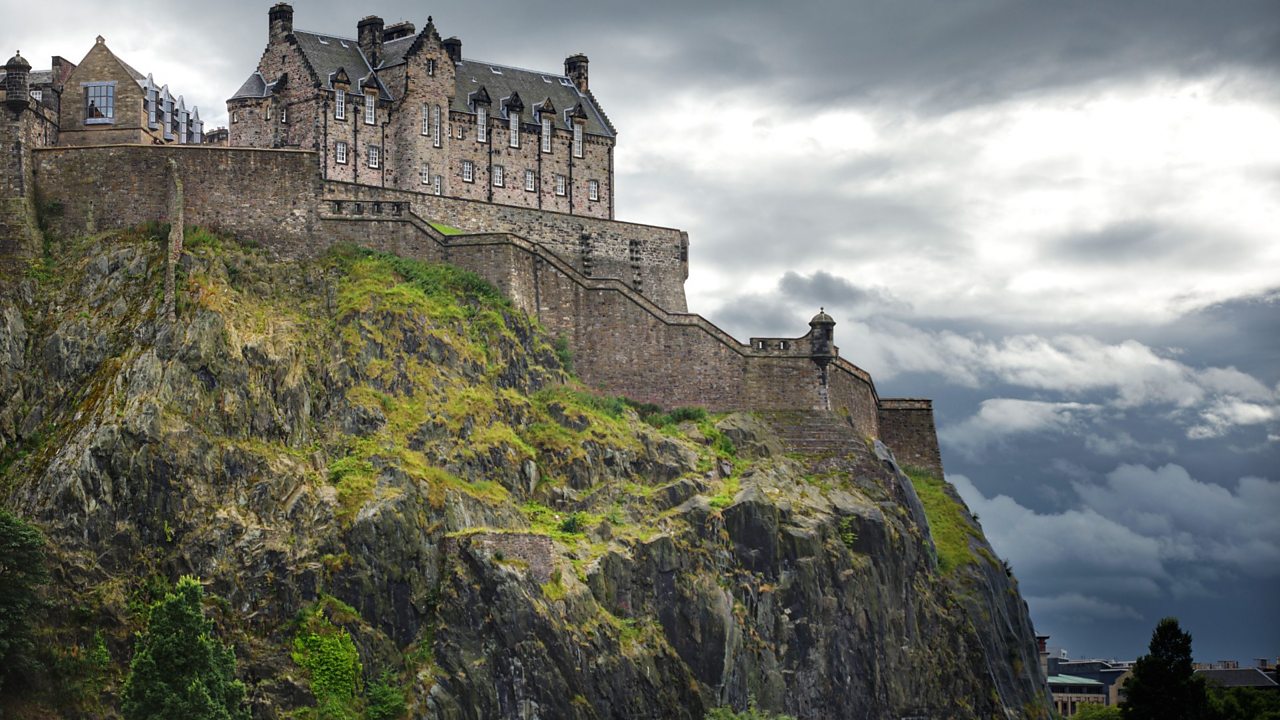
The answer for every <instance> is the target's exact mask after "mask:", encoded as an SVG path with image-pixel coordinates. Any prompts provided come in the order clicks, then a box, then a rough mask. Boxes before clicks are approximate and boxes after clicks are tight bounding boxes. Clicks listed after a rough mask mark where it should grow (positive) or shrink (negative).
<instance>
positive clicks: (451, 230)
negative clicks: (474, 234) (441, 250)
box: [427, 222, 467, 235]
mask: <svg viewBox="0 0 1280 720" xmlns="http://www.w3.org/2000/svg"><path fill="white" fill-rule="evenodd" d="M427 224H428V225H430V226H431V227H433V228H435V229H436V232H438V233H440V234H441V235H466V234H467V231H466V230H459V229H458V228H456V227H454V226H452V225H445V224H444V223H438V222H433V223H427Z"/></svg>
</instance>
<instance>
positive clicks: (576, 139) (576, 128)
mask: <svg viewBox="0 0 1280 720" xmlns="http://www.w3.org/2000/svg"><path fill="white" fill-rule="evenodd" d="M573 156H574V157H576V158H580V157H582V123H574V124H573Z"/></svg>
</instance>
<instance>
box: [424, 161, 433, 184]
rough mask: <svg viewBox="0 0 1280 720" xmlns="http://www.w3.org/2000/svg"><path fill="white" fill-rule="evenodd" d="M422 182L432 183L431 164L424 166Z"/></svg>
mask: <svg viewBox="0 0 1280 720" xmlns="http://www.w3.org/2000/svg"><path fill="white" fill-rule="evenodd" d="M422 184H423V185H430V184H431V166H430V165H423V166H422Z"/></svg>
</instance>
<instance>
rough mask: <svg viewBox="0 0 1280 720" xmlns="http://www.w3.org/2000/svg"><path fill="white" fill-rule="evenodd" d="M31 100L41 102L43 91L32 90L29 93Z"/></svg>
mask: <svg viewBox="0 0 1280 720" xmlns="http://www.w3.org/2000/svg"><path fill="white" fill-rule="evenodd" d="M31 99H32V100H35V101H36V102H40V101H41V100H43V99H44V91H43V90H32V91H31Z"/></svg>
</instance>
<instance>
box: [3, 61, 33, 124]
mask: <svg viewBox="0 0 1280 720" xmlns="http://www.w3.org/2000/svg"><path fill="white" fill-rule="evenodd" d="M4 73H5V74H4V94H5V105H7V106H8V107H9V109H10V110H13V111H14V112H17V111H19V110H22V109H23V108H25V107H26V106H27V101H28V98H29V97H30V92H31V85H30V81H29V76H30V73H31V63H29V62H27V61H26V60H25V59H23V57H22V53H20V52H15V53H14V54H13V57H11V58H9V62H7V63H5V64H4Z"/></svg>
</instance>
